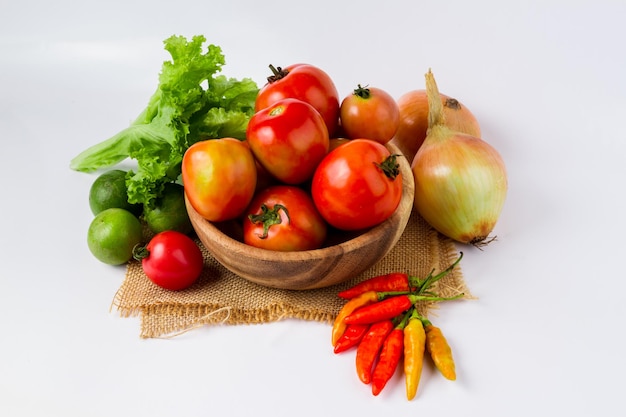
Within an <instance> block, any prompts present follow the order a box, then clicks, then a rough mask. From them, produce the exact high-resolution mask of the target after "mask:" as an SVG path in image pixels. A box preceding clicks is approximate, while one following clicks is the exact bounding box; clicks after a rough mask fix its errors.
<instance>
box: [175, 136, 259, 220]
mask: <svg viewBox="0 0 626 417" xmlns="http://www.w3.org/2000/svg"><path fill="white" fill-rule="evenodd" d="M182 178H183V186H184V188H185V195H186V196H187V199H188V200H189V203H190V204H191V206H192V207H193V208H194V209H195V210H196V211H197V212H198V214H200V215H201V216H202V217H204V218H205V219H207V220H209V221H213V222H219V221H225V220H232V219H235V218H237V217H239V216H241V215H242V214H243V212H244V210H245V209H246V208H247V207H248V204H250V201H251V200H252V197H253V195H254V191H255V188H256V182H257V167H256V162H255V159H254V157H253V155H252V152H251V151H250V147H249V146H248V144H247V142H245V141H240V140H238V139H234V138H222V139H209V140H205V141H201V142H196V143H195V144H193V145H191V146H190V147H189V148H188V149H187V151H186V152H185V155H184V156H183V162H182Z"/></svg>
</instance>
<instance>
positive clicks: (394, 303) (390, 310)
mask: <svg viewBox="0 0 626 417" xmlns="http://www.w3.org/2000/svg"><path fill="white" fill-rule="evenodd" d="M422 298H423V297H422ZM415 301H416V300H415V296H413V295H396V296H394V297H390V298H386V299H384V300H382V301H379V302H377V303H374V304H369V305H367V306H365V307H361V308H358V309H356V310H355V311H353V312H352V313H351V314H349V315H348V316H346V318H344V319H343V321H344V322H345V323H346V324H367V323H376V322H377V321H382V320H388V319H392V318H394V317H396V316H398V315H399V314H402V313H403V312H405V311H407V310H408V309H409V308H411V306H412V305H413V304H414V303H415Z"/></svg>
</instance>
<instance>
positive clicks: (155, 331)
mask: <svg viewBox="0 0 626 417" xmlns="http://www.w3.org/2000/svg"><path fill="white" fill-rule="evenodd" d="M198 244H199V245H200V247H201V249H202V251H203V253H204V259H205V265H204V271H203V273H202V275H201V277H200V278H199V279H198V281H197V282H196V283H195V284H194V285H193V286H192V287H191V288H188V289H186V290H183V291H177V292H172V291H167V290H163V289H161V288H159V287H157V286H156V285H154V284H153V283H152V282H150V281H149V280H148V278H147V277H146V276H145V275H144V273H143V270H142V268H141V264H140V263H139V262H136V261H132V262H131V263H129V264H128V267H127V270H126V276H125V278H124V282H123V283H122V285H121V287H120V288H119V290H118V291H117V293H116V294H115V298H114V300H113V304H112V307H115V308H117V309H118V311H119V312H120V314H121V315H122V316H124V317H129V316H139V317H140V321H141V331H140V337H142V338H155V337H171V336H174V335H177V334H180V333H182V332H185V331H188V330H190V329H193V328H196V327H199V326H207V325H218V324H229V325H240V324H258V323H269V322H273V321H277V320H282V319H286V318H293V319H301V320H311V321H318V322H327V323H332V321H333V320H334V318H335V316H336V314H337V313H338V311H339V309H340V308H341V307H342V306H343V305H344V304H345V300H343V299H341V298H339V297H338V296H337V293H338V292H339V291H341V290H342V289H345V288H348V287H350V286H352V285H354V284H356V283H358V282H360V281H362V280H364V279H367V278H370V277H373V276H376V275H381V274H386V273H389V272H406V273H409V274H411V275H415V276H419V277H422V278H423V277H426V276H427V275H428V274H429V273H430V272H431V271H433V270H434V271H435V273H436V272H439V271H442V270H444V269H445V268H447V267H448V266H449V265H450V264H451V263H453V262H454V260H455V259H456V258H457V257H458V255H459V253H458V252H457V251H456V247H455V245H454V243H453V242H452V241H451V240H449V239H447V238H445V237H443V236H441V235H440V234H438V233H437V232H435V231H434V230H433V229H432V228H431V227H430V226H429V225H428V224H427V223H426V222H425V221H424V220H423V219H422V218H421V217H420V216H419V215H418V214H417V213H416V212H415V211H414V212H413V214H412V216H411V218H410V220H409V223H408V225H407V228H406V230H405V232H404V233H403V235H402V237H401V238H400V240H399V241H398V243H397V244H396V246H395V247H394V248H393V249H392V250H391V251H390V252H389V253H388V254H387V255H386V256H385V257H384V258H383V259H382V260H381V261H379V262H378V263H377V264H376V265H374V266H373V267H371V268H370V269H368V270H366V271H365V272H363V273H362V274H360V275H358V276H355V277H353V278H351V279H350V280H348V281H346V282H344V283H342V284H338V285H335V286H332V287H327V288H322V289H314V290H305V291H290V290H282V289H274V288H267V287H263V286H260V285H257V284H254V283H251V282H249V281H247V280H245V279H243V278H241V277H239V276H237V275H235V274H233V273H232V272H230V271H228V270H227V269H226V268H224V267H223V266H221V265H220V264H219V263H218V262H217V261H216V260H215V259H214V258H213V257H212V256H211V255H210V254H209V253H208V252H207V251H206V249H205V248H204V247H203V246H202V244H201V243H200V242H199V241H198ZM433 290H434V291H435V292H437V293H438V294H439V295H440V296H442V297H452V296H456V295H458V294H461V293H463V294H464V297H463V298H471V294H470V292H469V289H468V288H467V286H466V284H465V281H464V279H463V274H462V271H461V267H460V265H459V266H457V267H456V268H455V269H454V270H453V271H452V272H451V273H449V274H447V275H446V276H445V277H444V278H442V279H441V280H440V281H438V282H437V283H436V284H435V286H434V287H433ZM437 304H438V303H428V304H422V305H420V306H418V308H419V309H420V310H421V312H422V313H423V314H428V312H429V311H430V310H432V309H433V308H436V307H438V305H437Z"/></svg>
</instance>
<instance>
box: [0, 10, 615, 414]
mask: <svg viewBox="0 0 626 417" xmlns="http://www.w3.org/2000/svg"><path fill="white" fill-rule="evenodd" d="M520 4H523V5H517V4H504V2H503V4H499V3H498V2H495V1H492V0H489V1H481V0H475V1H471V2H467V1H460V0H456V1H452V0H451V1H446V2H434V1H430V2H426V1H388V2H384V3H383V2H374V1H359V2H357V1H355V2H340V1H336V0H333V1H330V0H320V1H315V2H312V1H309V2H297V1H293V2H280V1H276V2H267V1H266V2H259V1H251V0H250V1H237V0H229V1H222V2H219V3H217V2H210V1H185V0H178V1H168V2H166V1H161V0H152V1H130V0H124V1H120V0H109V1H106V2H105V1H102V2H96V1H87V0H86V1H67V0H57V1H54V2H49V1H43V0H42V1H32V0H21V1H11V2H9V1H8V0H2V1H1V2H0V141H1V142H0V143H1V147H0V149H1V150H0V178H1V181H2V182H1V184H2V187H1V195H2V198H1V202H0V221H1V223H0V224H1V228H0V298H1V300H2V301H1V302H0V349H1V351H0V352H1V355H0V415H2V416H26V415H28V416H65V417H67V416H81V417H91V416H113V415H138V416H148V415H149V416H153V417H156V416H209V415H211V416H230V415H232V416H243V415H273V416H294V415H296V416H319V415H354V416H380V415H394V416H404V415H431V416H432V415H444V416H453V415H454V416H459V415H478V414H479V413H480V415H489V416H527V415H529V414H531V413H532V414H533V415H563V416H566V415H586V416H588V415H598V416H600V415H601V416H615V415H618V414H619V413H620V411H621V409H622V404H623V402H622V398H623V374H624V372H626V363H625V359H624V357H625V356H624V350H625V346H624V342H623V340H624V337H623V333H622V332H623V329H624V323H623V320H624V318H625V316H626V314H625V313H626V307H625V306H626V303H625V302H624V299H623V297H624V295H625V293H626V286H625V285H624V279H625V276H624V267H623V266H622V264H621V262H622V259H623V255H624V252H626V251H625V249H626V243H625V241H624V232H625V231H626V223H625V222H626V221H625V218H626V203H625V202H624V201H625V199H624V180H625V179H626V163H625V162H624V155H625V152H626V146H625V145H624V143H625V142H626V133H625V130H624V120H626V81H625V79H626V78H625V76H626V55H625V54H624V40H625V39H626V30H625V29H624V27H625V26H624V18H625V17H626V3H625V2H624V1H617V0H615V1H607V0H604V1H598V0H594V1H576V0H568V1H566V0H563V1H525V2H520ZM173 34H179V35H185V36H188V37H190V36H192V35H195V34H204V35H205V36H206V37H207V39H208V41H209V42H211V43H215V44H217V45H220V46H221V47H222V48H223V51H224V53H225V56H226V60H227V64H226V66H225V67H224V71H223V73H224V74H226V75H228V76H233V77H238V78H240V77H252V78H253V79H254V80H255V81H257V83H259V84H263V82H264V77H265V76H267V75H268V68H267V66H268V64H270V63H272V64H274V65H281V66H286V65H288V64H290V63H295V62H308V63H312V64H314V65H317V66H319V67H321V68H323V69H324V70H326V72H328V73H329V74H330V75H331V76H332V77H333V78H334V80H335V82H336V84H337V87H338V89H339V90H340V92H341V94H342V95H343V94H347V93H349V91H350V90H351V89H352V88H353V87H354V86H355V85H356V84H357V83H361V84H369V85H375V86H379V87H382V88H385V89H386V90H388V91H389V92H390V93H391V94H392V95H394V96H395V97H396V98H397V97H399V96H400V95H401V94H403V93H404V92H406V91H408V90H411V89H416V88H423V85H424V73H425V72H426V71H427V70H428V68H432V70H433V72H434V73H435V76H436V78H437V81H438V84H439V87H440V89H441V91H442V92H444V93H446V94H449V95H453V96H455V97H456V98H458V99H460V100H461V101H462V102H463V103H465V104H466V105H467V106H468V107H470V109H471V110H472V111H473V112H474V114H475V115H476V116H477V117H478V119H479V120H480V122H481V125H482V129H483V138H484V139H485V140H487V141H489V142H490V143H492V144H493V145H494V146H495V147H496V148H497V149H498V150H499V151H500V152H501V154H502V156H503V158H504V160H505V161H506V163H507V168H508V172H509V183H510V191H509V195H508V199H507V202H506V205H505V208H504V212H503V213H502V216H501V218H500V221H499V223H498V224H497V226H496V229H495V231H494V233H495V234H497V236H498V241H497V242H495V243H493V244H492V245H490V246H489V247H488V248H486V249H485V250H484V251H482V252H481V251H478V250H473V249H468V248H462V249H463V250H464V252H465V254H466V256H465V257H464V259H463V261H462V268H463V272H464V275H465V278H466V280H467V283H468V285H469V287H470V289H471V290H472V292H473V294H474V295H475V296H477V297H478V300H476V301H468V302H456V303H452V304H446V306H445V308H442V309H441V310H440V311H439V313H438V314H439V315H438V316H437V317H436V321H437V324H438V325H440V327H442V328H443V329H444V331H445V333H446V335H447V336H448V339H449V341H450V343H451V345H452V346H453V349H454V352H455V358H456V360H457V367H458V380H457V381H456V382H449V381H446V380H444V379H443V378H442V377H441V376H440V375H438V374H436V373H435V372H433V369H432V367H431V366H426V368H425V370H424V374H423V376H422V382H421V384H420V390H419V393H418V396H417V398H416V399H415V400H414V401H412V402H408V401H406V399H405V393H404V386H403V380H402V377H401V376H400V375H399V374H397V375H396V377H395V378H394V379H393V380H392V381H391V382H390V383H389V385H388V386H387V387H386V388H385V390H384V391H383V393H382V394H381V395H380V396H378V397H373V396H372V395H371V392H370V390H369V387H366V386H364V385H363V384H361V383H360V382H359V381H358V378H357V376H356V373H355V372H354V354H353V353H346V354H344V355H341V356H339V355H334V354H333V353H332V350H331V347H330V343H329V340H330V326H329V325H326V324H320V323H311V322H304V321H295V320H287V321H283V322H278V323H273V324H267V325H259V326H241V327H224V326H220V327H212V328H202V329H198V330H194V331H192V332H188V333H186V334H184V335H182V336H179V337H177V338H174V339H172V340H157V339H150V340H143V339H140V338H139V319H138V318H122V317H120V316H119V315H118V314H117V313H116V311H109V307H110V304H111V301H112V299H113V296H114V294H115V291H116V290H117V289H118V287H119V285H120V284H121V283H122V280H123V277H124V268H123V267H110V266H106V265H103V264H101V263H99V262H98V261H96V260H95V259H94V258H93V257H92V256H91V254H90V253H89V251H88V249H87V245H86V230H87V227H88V225H89V223H90V221H91V219H92V214H91V212H90V210H89V206H88V199H87V195H88V190H89V187H90V185H91V182H92V181H93V180H94V178H95V176H94V175H88V174H81V173H77V172H73V171H71V170H70V169H69V161H70V159H71V158H72V157H74V156H75V155H76V154H77V153H79V152H80V151H82V150H83V149H85V148H86V147H88V146H90V145H92V144H95V143H97V142H100V141H101V140H104V139H106V138H108V137H109V136H111V135H112V134H114V133H116V132H117V131H119V130H121V129H122V128H124V127H126V126H127V125H128V123H129V122H130V121H131V120H132V119H133V118H134V117H135V116H136V115H137V114H138V113H139V112H140V111H141V110H142V109H143V107H144V105H145V104H146V102H147V99H148V98H149V97H150V95H151V94H152V92H153V91H154V89H155V87H156V84H157V76H158V73H159V71H160V67H161V63H162V62H163V61H164V60H166V59H169V56H168V55H167V53H166V52H165V50H164V49H163V47H162V41H163V40H164V39H165V38H167V37H169V36H170V35H173Z"/></svg>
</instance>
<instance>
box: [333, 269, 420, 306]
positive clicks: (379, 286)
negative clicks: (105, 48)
mask: <svg viewBox="0 0 626 417" xmlns="http://www.w3.org/2000/svg"><path fill="white" fill-rule="evenodd" d="M411 278H413V277H411ZM409 281H410V278H409V275H408V274H404V273H401V272H392V273H390V274H385V275H379V276H376V277H372V278H369V279H367V280H365V281H362V282H360V283H358V284H356V285H355V286H353V287H351V288H348V289H346V290H344V291H341V292H340V293H339V294H337V295H338V296H339V297H341V298H345V299H347V300H349V299H351V298H354V297H356V296H358V295H359V294H362V293H364V292H366V291H376V292H383V291H409Z"/></svg>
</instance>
